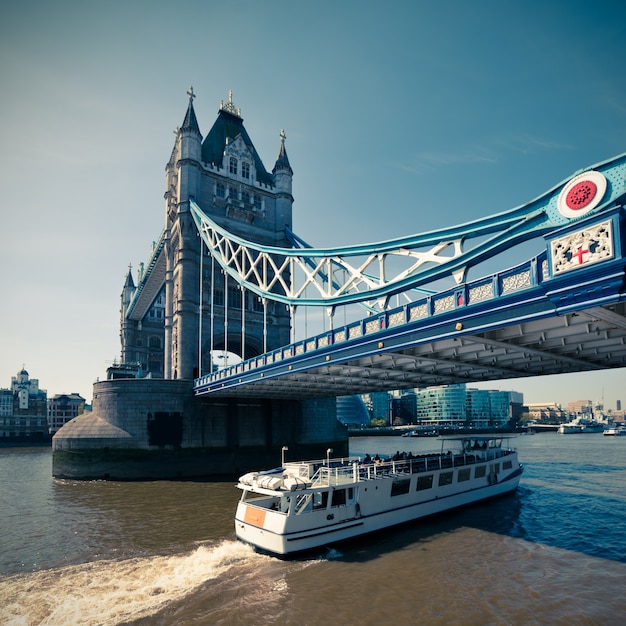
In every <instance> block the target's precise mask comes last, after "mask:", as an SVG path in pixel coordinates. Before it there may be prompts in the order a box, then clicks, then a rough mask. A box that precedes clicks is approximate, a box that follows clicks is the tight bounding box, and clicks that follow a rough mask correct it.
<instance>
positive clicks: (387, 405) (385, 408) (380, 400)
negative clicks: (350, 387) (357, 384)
mask: <svg viewBox="0 0 626 626" xmlns="http://www.w3.org/2000/svg"><path fill="white" fill-rule="evenodd" d="M362 398H363V402H365V406H366V407H367V410H368V411H369V414H370V419H372V420H376V421H377V422H383V423H384V425H385V426H388V425H389V424H390V423H391V422H390V419H391V396H390V395H389V393H387V392H386V391H375V392H373V393H366V394H363V396H362Z"/></svg>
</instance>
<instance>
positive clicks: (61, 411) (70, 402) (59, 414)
mask: <svg viewBox="0 0 626 626" xmlns="http://www.w3.org/2000/svg"><path fill="white" fill-rule="evenodd" d="M84 410H85V398H83V397H82V396H81V395H80V394H78V393H60V394H57V395H56V396H54V397H53V398H49V399H48V430H49V431H50V434H51V435H54V433H56V432H57V430H59V428H61V427H62V426H63V425H64V424H66V423H67V422H69V421H70V420H71V419H74V418H75V417H77V416H78V415H82V413H83V411H84Z"/></svg>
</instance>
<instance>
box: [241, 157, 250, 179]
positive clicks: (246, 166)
mask: <svg viewBox="0 0 626 626" xmlns="http://www.w3.org/2000/svg"><path fill="white" fill-rule="evenodd" d="M241 175H242V176H243V177H244V178H250V163H246V162H245V161H242V163H241Z"/></svg>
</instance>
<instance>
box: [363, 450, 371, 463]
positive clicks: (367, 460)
mask: <svg viewBox="0 0 626 626" xmlns="http://www.w3.org/2000/svg"><path fill="white" fill-rule="evenodd" d="M371 463H372V457H371V456H370V455H369V452H368V453H367V454H366V455H365V458H364V459H363V464H364V465H370V464H371Z"/></svg>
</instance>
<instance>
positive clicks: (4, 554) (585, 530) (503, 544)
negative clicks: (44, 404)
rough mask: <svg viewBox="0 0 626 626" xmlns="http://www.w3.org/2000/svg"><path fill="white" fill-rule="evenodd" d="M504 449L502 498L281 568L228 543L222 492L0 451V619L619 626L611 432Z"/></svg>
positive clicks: (624, 455)
mask: <svg viewBox="0 0 626 626" xmlns="http://www.w3.org/2000/svg"><path fill="white" fill-rule="evenodd" d="M513 443H514V444H515V446H516V447H517V448H518V449H519V452H520V460H521V461H522V463H523V464H524V467H525V471H524V475H523V477H522V482H521V484H520V487H519V489H518V490H517V492H516V493H514V494H510V495H507V496H504V497H502V498H500V499H497V500H493V501H490V502H488V503H483V504H477V505H473V506H470V507H467V508H464V509H462V510H460V511H457V512H455V513H453V514H447V515H445V516H438V517H435V518H430V519H428V520H422V521H418V522H414V523H411V524H408V525H405V526H401V527H398V528H395V529H392V530H388V531H385V532H382V533H377V534H375V535H371V536H369V537H365V538H360V539H358V540H356V541H353V542H350V543H346V544H341V545H339V546H335V547H334V548H331V549H328V548H326V549H323V550H320V551H319V554H313V555H310V554H309V555H307V556H306V557H302V558H296V559H292V560H279V559H277V558H273V557H269V556H265V555H261V554H257V553H255V552H254V550H253V549H251V548H250V547H249V546H246V545H243V544H241V543H239V542H238V541H236V540H235V538H234V531H233V519H232V518H233V514H234V511H235V507H236V503H237V500H238V499H239V491H238V490H237V489H236V488H235V486H234V483H233V482H213V483H210V482H176V481H172V482H165V481H162V482H140V483H119V482H102V481H93V482H72V481H63V480H56V479H53V478H52V477H51V465H52V457H51V452H50V450H49V449H44V448H12V449H6V448H5V449H0V624H2V626H8V625H34V624H47V625H53V626H63V625H74V624H75V625H78V624H80V625H81V626H83V625H84V626H87V625H98V626H100V625H105V624H107V625H108V624H110V625H113V624H116V625H117V624H136V625H153V624H156V625H174V624H176V625H203V626H204V625H207V624H227V625H231V624H232V625H237V624H242V625H244V624H245V625H246V626H255V625H261V624H281V625H287V626H289V625H292V624H293V625H298V626H305V625H309V624H310V625H311V626H313V625H316V626H317V625H318V624H336V625H343V624H346V625H348V624H359V625H361V626H367V625H370V624H371V625H372V626H373V625H376V626H380V625H383V624H384V625H387V624H391V623H393V624H410V625H412V624H426V625H439V624H441V625H443V624H446V625H450V624H464V625H477V626H478V625H480V626H484V625H490V624H494V625H505V624H506V625H518V624H519V625H529V624H550V625H564V626H565V625H567V626H570V625H576V624H581V625H582V624H585V625H591V624H620V625H621V624H624V623H626V593H625V591H624V590H625V588H626V437H624V438H620V437H617V438H614V437H604V436H603V435H602V434H584V435H582V434H581V435H558V434H555V433H550V434H537V435H534V436H529V435H523V436H520V437H518V438H516V439H515V440H514V442H513ZM437 447H438V442H437V440H435V439H408V438H397V437H380V438H379V437H368V438H354V439H351V440H350V451H351V453H353V454H365V453H366V452H369V453H370V454H372V455H373V454H374V453H376V452H378V453H393V452H395V451H396V450H397V449H400V450H405V451H407V452H408V451H409V450H410V451H413V452H419V451H424V450H433V449H437ZM320 456H323V453H322V454H321V455H320ZM287 458H289V457H287ZM259 469H261V468H259Z"/></svg>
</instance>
